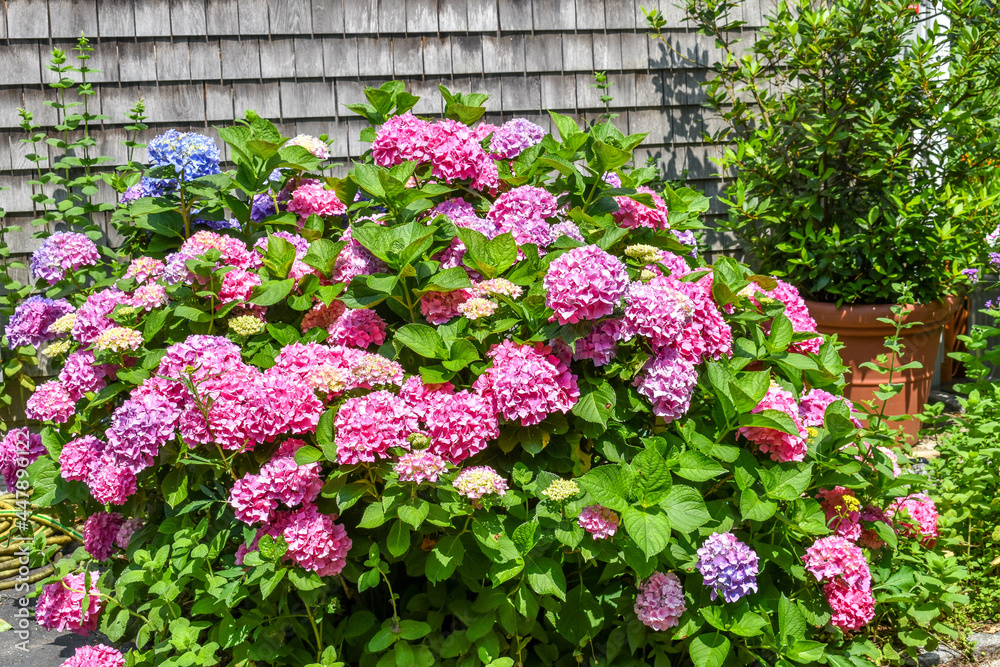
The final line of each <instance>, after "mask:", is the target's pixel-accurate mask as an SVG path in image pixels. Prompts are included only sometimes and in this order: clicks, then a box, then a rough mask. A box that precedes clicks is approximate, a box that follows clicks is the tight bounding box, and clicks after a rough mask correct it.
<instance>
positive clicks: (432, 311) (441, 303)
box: [420, 289, 472, 324]
mask: <svg viewBox="0 0 1000 667" xmlns="http://www.w3.org/2000/svg"><path fill="white" fill-rule="evenodd" d="M470 298H472V293H471V292H470V291H469V290H464V289H458V290H452V291H451V292H427V293H426V294H424V295H423V296H422V297H420V312H421V314H422V315H423V316H424V317H425V318H426V319H427V321H428V322H430V323H431V324H444V323H446V322H448V321H449V320H451V319H452V318H455V317H458V316H459V315H461V314H462V313H461V312H459V310H458V307H459V306H460V305H462V304H463V303H465V302H466V301H468V300H469V299H470Z"/></svg>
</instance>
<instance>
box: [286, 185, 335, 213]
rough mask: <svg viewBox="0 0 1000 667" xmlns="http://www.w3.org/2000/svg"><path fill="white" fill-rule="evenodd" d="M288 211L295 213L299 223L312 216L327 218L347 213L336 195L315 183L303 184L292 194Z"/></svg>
mask: <svg viewBox="0 0 1000 667" xmlns="http://www.w3.org/2000/svg"><path fill="white" fill-rule="evenodd" d="M288 210H289V211H291V212H292V213H297V214H298V215H299V219H300V221H305V219H306V218H308V217H309V216H310V215H313V214H315V215H318V216H320V217H321V218H327V217H331V216H335V215H345V214H346V213H347V207H346V206H345V205H344V203H343V202H342V201H340V199H338V198H337V193H336V192H334V191H333V190H327V189H326V188H324V187H323V186H322V185H320V184H319V183H318V182H315V181H314V182H303V183H302V184H301V185H299V187H297V188H296V189H295V190H294V191H293V192H292V198H291V200H289V202H288Z"/></svg>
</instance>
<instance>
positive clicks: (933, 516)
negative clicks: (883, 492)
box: [886, 493, 938, 545]
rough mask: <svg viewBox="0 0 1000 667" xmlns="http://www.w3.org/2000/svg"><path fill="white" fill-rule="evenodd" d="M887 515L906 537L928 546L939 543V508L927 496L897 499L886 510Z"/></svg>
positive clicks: (916, 495)
mask: <svg viewBox="0 0 1000 667" xmlns="http://www.w3.org/2000/svg"><path fill="white" fill-rule="evenodd" d="M886 514H887V515H888V517H889V518H891V519H893V521H894V522H895V524H896V525H897V526H898V527H899V529H900V531H901V532H903V533H904V534H905V535H907V536H909V537H911V538H913V539H917V540H920V541H921V542H923V543H924V544H926V545H933V544H934V542H936V541H937V538H938V513H937V508H936V507H935V506H934V501H933V500H931V498H930V497H929V496H927V494H924V493H911V494H910V495H908V496H906V497H905V498H897V499H896V500H894V501H892V504H891V505H889V507H888V508H886Z"/></svg>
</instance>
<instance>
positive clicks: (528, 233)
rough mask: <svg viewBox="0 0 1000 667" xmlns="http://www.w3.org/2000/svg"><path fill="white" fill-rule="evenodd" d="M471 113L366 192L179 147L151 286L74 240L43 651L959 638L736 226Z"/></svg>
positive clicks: (439, 652) (921, 537) (845, 416)
mask: <svg viewBox="0 0 1000 667" xmlns="http://www.w3.org/2000/svg"><path fill="white" fill-rule="evenodd" d="M442 92H443V93H444V95H445V101H446V104H447V118H445V119H443V120H427V119H423V118H419V117H417V116H415V115H413V114H412V113H411V112H410V109H411V108H412V107H413V105H414V104H415V102H416V101H417V99H416V98H415V97H413V96H411V95H410V94H408V93H407V92H405V91H404V90H403V86H402V84H398V83H389V84H386V85H384V86H382V87H381V88H380V89H369V90H367V91H366V96H367V98H368V103H366V104H359V105H352V108H353V109H354V110H355V111H357V112H358V113H360V114H361V115H363V116H365V117H366V118H367V119H368V120H369V121H370V122H371V124H372V127H370V128H368V129H365V130H364V131H363V132H362V139H363V140H365V141H370V142H371V143H372V149H371V151H369V152H368V153H367V154H366V155H365V157H364V159H363V160H361V161H358V162H357V163H355V164H353V165H352V166H351V168H350V171H349V173H348V175H347V176H346V177H344V178H333V177H329V176H325V175H324V174H325V172H324V167H325V166H326V163H325V162H324V160H326V159H327V157H328V155H329V152H328V150H327V147H326V145H325V144H324V143H323V142H322V141H321V140H319V139H317V138H314V137H302V136H300V137H296V138H294V139H292V140H289V139H288V138H286V137H282V136H281V135H280V134H279V132H278V131H277V129H276V128H275V126H274V125H273V124H271V123H270V122H268V121H267V120H264V119H262V118H259V117H257V116H256V115H255V114H253V113H248V115H247V118H246V120H245V121H244V122H241V123H239V124H237V125H236V126H235V127H228V128H222V129H220V131H219V133H220V136H221V137H222V139H223V140H224V141H225V142H226V143H227V144H228V146H229V154H230V155H231V157H232V160H233V164H232V167H231V168H230V169H228V170H223V165H221V164H220V162H219V155H220V152H219V148H218V147H217V146H215V145H214V144H213V142H212V141H211V140H210V139H208V138H206V137H203V136H197V135H191V134H181V133H176V132H173V131H171V132H168V133H166V134H164V135H162V136H161V137H158V138H157V139H156V140H154V141H153V142H152V144H151V145H150V148H149V151H148V153H149V162H150V164H149V165H148V168H145V169H141V170H140V169H130V170H126V171H124V172H122V173H119V174H117V175H116V176H115V177H114V178H115V179H117V180H113V182H114V183H115V184H116V185H117V186H118V187H119V190H120V191H121V192H122V193H123V194H122V198H121V201H122V204H121V206H120V207H119V208H118V209H117V210H116V211H115V213H114V220H115V223H116V226H117V229H118V230H119V232H120V233H121V234H122V235H123V237H124V239H125V241H124V243H123V245H122V246H121V248H120V249H119V250H118V254H117V256H116V258H114V259H110V258H102V257H101V256H100V254H99V253H95V252H94V251H93V249H92V247H91V245H92V244H89V243H87V242H85V239H83V238H77V237H78V236H79V234H77V233H76V232H74V231H73V230H72V229H68V230H66V231H64V232H60V233H57V234H52V235H47V234H46V233H45V232H43V233H42V236H45V241H44V244H43V247H42V249H41V250H39V251H38V252H37V253H36V254H35V255H34V256H33V257H32V259H31V266H32V270H33V272H34V275H35V277H36V280H37V283H36V285H35V290H34V292H35V293H34V294H31V295H30V296H29V294H28V293H25V294H24V296H25V297H27V298H24V299H23V300H22V301H21V302H19V303H18V305H17V307H16V309H15V310H14V312H13V314H12V316H11V318H10V322H9V325H8V327H7V330H6V332H5V334H4V342H5V344H6V345H7V346H9V347H11V348H34V350H37V351H38V353H40V354H42V355H45V356H47V357H49V358H51V360H52V362H53V364H54V366H55V367H56V368H59V369H61V370H59V371H58V377H57V378H55V379H51V380H49V381H47V382H45V383H43V384H40V385H39V386H38V388H37V389H36V390H35V392H34V394H33V395H32V396H31V398H30V400H29V401H28V406H27V407H28V417H29V418H30V419H31V420H32V423H31V425H30V427H28V428H18V429H12V430H10V431H9V432H8V433H7V435H6V437H5V438H4V440H3V444H2V447H0V467H2V472H3V474H4V476H5V478H6V479H7V481H8V484H19V483H21V482H19V481H18V480H23V479H27V480H30V484H31V485H32V488H33V492H32V500H33V502H34V503H36V504H37V505H39V506H42V507H48V508H49V511H52V512H55V513H58V515H59V516H60V517H61V518H62V520H63V521H67V522H85V523H84V531H83V532H84V547H83V548H82V549H80V550H78V551H77V552H76V553H75V554H73V555H71V556H69V557H65V558H63V559H62V560H60V561H59V562H58V563H57V571H56V574H55V575H54V576H53V577H51V578H50V579H48V580H46V581H44V582H42V583H41V584H40V595H39V598H38V611H37V618H38V620H39V622H40V623H41V624H42V625H43V626H45V627H47V628H58V629H65V630H71V631H75V632H81V633H86V632H88V631H93V630H95V629H99V630H100V631H101V632H103V633H105V634H106V635H107V637H109V638H110V639H111V641H112V642H115V643H117V644H118V648H117V649H116V648H111V647H103V648H97V649H86V650H85V651H84V650H81V653H80V654H78V655H77V657H75V658H73V660H75V662H73V661H70V662H68V663H67V664H72V665H77V664H88V665H120V664H123V661H124V664H127V665H130V666H132V665H153V664H156V665H192V664H198V665H214V664H225V665H252V664H256V665H303V666H305V665H309V666H312V667H315V666H317V665H325V666H328V667H332V666H334V665H343V664H349V665H364V666H368V665H371V666H375V665H377V666H380V667H381V666H386V665H401V666H402V665H431V664H441V665H456V666H459V665H460V666H472V665H491V666H493V667H512V666H513V665H515V664H517V665H528V664H541V665H574V664H578V663H580V662H585V663H587V664H594V665H638V664H643V665H645V664H655V665H670V664H688V661H690V662H693V663H694V664H695V665H697V666H698V667H705V666H708V665H712V666H718V665H722V664H751V663H754V662H758V663H762V664H782V665H789V664H796V663H797V664H814V663H823V662H826V663H827V664H831V665H838V666H840V665H864V664H871V663H872V662H877V661H881V660H888V661H890V662H891V661H898V660H899V659H900V656H899V655H898V654H897V653H896V650H895V649H894V648H893V646H896V647H897V648H900V649H902V648H906V649H908V650H909V651H910V652H911V653H912V652H913V651H914V650H915V647H917V646H921V645H924V644H926V643H928V642H931V643H933V641H934V639H933V635H934V634H937V633H952V632H953V631H952V630H950V628H948V627H947V625H945V622H944V621H945V618H946V616H947V615H948V613H949V610H950V609H951V607H952V606H953V605H954V604H955V603H957V602H960V601H961V596H958V595H956V594H955V593H954V591H953V590H952V585H953V582H954V579H955V576H956V575H955V573H954V572H953V571H952V570H950V569H949V566H948V562H947V561H946V559H944V558H943V557H941V556H937V555H935V554H933V552H931V551H929V549H931V548H932V547H933V544H934V540H933V537H934V535H936V523H935V521H936V518H935V515H934V508H933V504H932V503H929V502H928V500H927V498H926V497H925V496H922V495H919V491H920V488H921V487H920V484H921V481H922V480H921V478H920V477H917V476H914V475H909V474H903V472H902V471H901V470H900V469H899V468H898V467H896V461H897V459H898V460H900V461H901V462H904V463H905V461H903V460H902V457H901V456H900V455H897V454H896V453H894V452H893V451H891V450H889V449H885V448H884V447H883V445H884V444H886V443H885V441H884V438H882V439H880V436H879V434H873V433H870V432H867V431H860V430H859V429H858V424H857V423H856V420H855V418H854V416H853V414H852V406H851V405H850V404H849V403H848V402H847V401H846V400H844V399H842V398H840V397H839V396H838V394H839V388H840V387H842V385H843V377H842V373H843V371H844V367H843V366H842V365H841V363H840V360H839V357H838V355H837V352H836V347H835V345H834V343H833V342H831V341H828V340H824V339H823V338H822V337H820V336H819V335H818V334H817V333H816V331H815V326H814V323H813V322H812V320H811V318H809V316H808V312H807V311H806V310H805V306H804V303H803V302H802V300H801V298H800V297H799V295H798V293H797V292H796V291H795V289H794V288H792V287H791V286H789V285H787V284H784V283H781V282H780V281H777V280H775V279H773V278H771V277H768V276H761V275H753V274H752V273H751V272H750V271H749V270H748V269H747V267H745V266H743V265H741V264H739V263H737V262H736V261H734V260H732V259H729V258H725V257H722V258H718V259H717V260H716V261H715V263H714V264H711V265H709V264H707V263H706V262H705V261H704V259H702V258H701V257H700V255H699V253H698V249H697V247H695V246H694V245H692V242H693V240H694V238H695V236H694V234H693V233H692V232H693V230H696V229H698V228H700V227H701V225H700V223H699V215H700V213H702V212H704V211H705V210H706V209H707V200H706V199H705V198H704V197H702V196H701V195H699V194H697V193H695V192H693V191H691V190H689V189H685V188H681V189H672V188H670V187H666V186H664V185H663V184H662V183H658V182H657V180H656V171H655V170H654V169H653V168H651V167H641V168H630V165H632V164H633V158H632V150H633V149H634V148H635V147H636V146H637V145H638V144H639V143H640V142H641V141H642V139H643V136H644V135H641V134H639V135H630V136H624V135H623V134H622V133H621V132H619V131H618V130H617V129H616V128H615V127H614V126H613V125H611V124H609V123H600V124H597V125H594V126H593V127H591V128H584V129H581V128H580V127H579V126H578V125H577V124H576V123H575V122H574V121H573V120H571V119H570V118H567V117H564V116H561V115H559V114H555V113H553V114H552V121H553V123H554V125H555V126H556V127H557V128H558V134H557V135H550V134H547V133H546V132H545V130H543V129H542V128H540V127H538V126H536V125H534V124H532V123H530V122H528V121H526V120H523V119H519V120H514V121H511V122H509V123H506V124H504V125H502V126H494V125H491V124H488V123H484V122H478V120H479V118H480V117H481V116H482V114H483V112H484V110H485V109H484V107H483V106H482V103H483V102H484V101H485V99H486V98H485V96H483V95H475V94H473V95H462V94H456V93H452V92H450V91H447V90H443V91H442ZM34 350H25V349H22V350H21V352H22V353H24V354H28V353H30V352H32V351H34ZM26 466H27V467H26ZM928 554H929V555H928ZM931 557H933V559H935V560H931V561H930V562H931V564H932V565H933V567H931V566H929V565H928V562H929V561H928V558H931ZM126 645H127V647H128V649H129V650H126V649H125V648H124V647H126ZM119 649H120V650H121V652H119ZM122 653H125V655H124V656H123V655H122Z"/></svg>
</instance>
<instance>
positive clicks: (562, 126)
mask: <svg viewBox="0 0 1000 667" xmlns="http://www.w3.org/2000/svg"><path fill="white" fill-rule="evenodd" d="M549 116H551V117H552V122H554V123H555V124H556V128H557V129H558V130H559V136H560V137H562V140H563V142H565V141H566V140H567V139H569V138H570V137H572V136H573V135H574V134H581V132H580V126H579V125H577V124H576V121H575V120H573V119H572V118H570V117H569V116H564V115H562V114H559V113H556V112H555V111H549Z"/></svg>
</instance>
